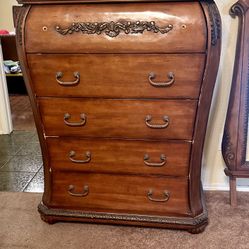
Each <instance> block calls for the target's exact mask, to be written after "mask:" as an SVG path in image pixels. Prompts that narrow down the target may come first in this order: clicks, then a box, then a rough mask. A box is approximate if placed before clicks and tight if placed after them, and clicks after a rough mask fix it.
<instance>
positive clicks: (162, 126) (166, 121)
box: [145, 115, 169, 129]
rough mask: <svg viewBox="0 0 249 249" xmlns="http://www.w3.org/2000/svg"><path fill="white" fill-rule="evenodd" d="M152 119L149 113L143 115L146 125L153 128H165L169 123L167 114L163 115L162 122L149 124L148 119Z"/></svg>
mask: <svg viewBox="0 0 249 249" xmlns="http://www.w3.org/2000/svg"><path fill="white" fill-rule="evenodd" d="M151 120H152V116H151V115H147V116H146V117H145V123H146V125H147V126H148V127H150V128H153V129H163V128H167V127H168V125H169V117H168V116H166V115H165V116H163V121H164V124H150V121H151Z"/></svg>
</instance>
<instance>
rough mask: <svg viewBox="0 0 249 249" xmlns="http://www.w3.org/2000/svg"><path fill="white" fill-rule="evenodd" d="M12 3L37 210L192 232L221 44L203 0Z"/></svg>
mask: <svg viewBox="0 0 249 249" xmlns="http://www.w3.org/2000/svg"><path fill="white" fill-rule="evenodd" d="M18 2H19V3H21V4H23V6H22V7H15V8H14V19H15V25H16V31H17V44H18V53H19V57H20V60H21V63H22V67H23V71H24V76H25V80H26V86H27V89H28V92H29V96H30V99H31V102H32V106H33V111H34V116H35V120H36V126H37V130H38V134H39V139H40V143H41V147H42V153H43V161H44V175H45V189H44V195H43V199H42V202H41V204H40V205H39V207H38V209H39V212H40V213H41V217H42V219H43V220H44V221H46V222H48V223H54V222H56V221H83V222H98V223H109V224H128V225H141V226H153V227H165V228H176V229H186V230H188V231H190V232H192V233H198V232H201V231H203V230H204V228H205V226H206V225H207V212H206V209H205V205H204V201H203V197H202V186H201V180H200V175H201V159H202V149H203V142H204V138H205V130H206V124H207V120H208V114H209V107H210V102H211V98H212V91H213V87H214V83H215V79H216V73H217V68H218V63H219V54H220V33H221V23H220V17H219V13H218V11H217V8H216V6H215V4H214V2H213V1H211V0H209V1H170V2H169V1H153V2H152V1H150V2H148V1H133V0H129V1H122V0H121V1H120V0H114V1H111V0H110V1H108V0H107V1H102V0H101V1H97V0H96V1H95V0H93V1H90V0H89V1H84V0H71V1H70V0H57V1H56V0H19V1H18Z"/></svg>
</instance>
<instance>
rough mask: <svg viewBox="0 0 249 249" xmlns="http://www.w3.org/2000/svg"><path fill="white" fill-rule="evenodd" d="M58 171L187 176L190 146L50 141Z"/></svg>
mask: <svg viewBox="0 0 249 249" xmlns="http://www.w3.org/2000/svg"><path fill="white" fill-rule="evenodd" d="M47 144H48V148H49V157H50V162H51V165H52V168H54V169H56V170H70V171H72V170H73V171H84V172H101V173H125V174H140V175H146V174H147V175H148V174H154V175H171V176H187V175H188V164H189V153H190V148H191V144H190V143H187V142H167V143H166V142H159V141H131V140H126V141H124V140H116V139H112V140H108V139H95V140H93V139H72V138H47ZM179 155H180V156H179Z"/></svg>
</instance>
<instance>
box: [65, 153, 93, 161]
mask: <svg viewBox="0 0 249 249" xmlns="http://www.w3.org/2000/svg"><path fill="white" fill-rule="evenodd" d="M85 154H86V159H84V160H78V159H74V157H75V155H76V153H75V151H73V150H71V151H70V152H69V159H70V160H71V161H72V162H73V163H89V162H90V161H91V152H90V151H87V152H86V153H85Z"/></svg>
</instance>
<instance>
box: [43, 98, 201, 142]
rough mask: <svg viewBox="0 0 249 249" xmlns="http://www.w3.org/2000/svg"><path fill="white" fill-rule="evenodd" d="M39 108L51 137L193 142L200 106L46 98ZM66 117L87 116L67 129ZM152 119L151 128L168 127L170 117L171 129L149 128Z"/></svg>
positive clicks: (172, 103)
mask: <svg viewBox="0 0 249 249" xmlns="http://www.w3.org/2000/svg"><path fill="white" fill-rule="evenodd" d="M38 105H39V109H40V112H41V115H42V119H43V124H44V129H45V133H46V135H47V136H79V135H80V136H84V137H117V138H118V137H120V138H122V137H123V138H134V139H135V138H136V139H146V138H152V139H165V138H171V139H191V138H192V132H193V125H194V116H195V111H196V105H197V102H196V101H192V100H182V101H173V100H167V101H162V100H101V99H66V98H60V99H55V98H42V99H39V100H38ZM51 107H54V108H51ZM65 113H69V114H70V115H71V119H70V122H80V114H81V113H84V114H85V115H86V119H87V120H86V123H85V125H83V126H76V127H72V126H68V125H66V124H65V123H64V115H65ZM148 115H151V116H152V120H151V122H150V123H151V124H165V121H164V120H163V117H164V116H165V115H166V116H168V117H169V125H168V127H166V128H162V129H152V128H149V127H148V126H147V125H146V122H145V118H146V116H148Z"/></svg>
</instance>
